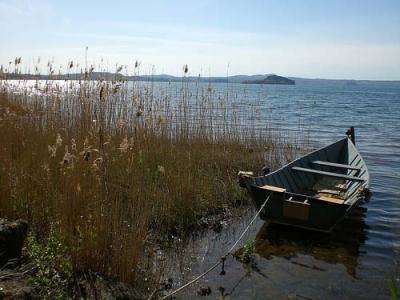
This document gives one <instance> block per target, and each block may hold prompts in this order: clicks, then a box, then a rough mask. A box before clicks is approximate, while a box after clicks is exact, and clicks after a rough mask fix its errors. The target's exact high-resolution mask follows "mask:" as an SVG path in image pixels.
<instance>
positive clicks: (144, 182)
mask: <svg viewBox="0 0 400 300" xmlns="http://www.w3.org/2000/svg"><path fill="white" fill-rule="evenodd" d="M68 65H69V66H73V63H72V62H70V63H69V64H68ZM71 68H72V67H71ZM49 69H50V71H51V66H49ZM90 71H93V69H91V70H90ZM117 71H118V70H117ZM119 71H121V70H119ZM135 72H137V70H136V68H135ZM186 73H187V72H186ZM87 77H88V76H86V78H87ZM0 89H1V93H0V130H1V132H2V136H1V138H0V139H1V146H0V165H1V169H0V215H1V216H4V217H8V218H17V217H21V218H26V219H28V221H29V222H30V223H31V224H32V228H33V231H34V232H35V233H36V235H38V236H39V237H46V235H47V234H48V233H49V231H50V228H52V230H56V231H57V233H58V234H59V235H60V236H62V237H63V238H64V240H65V242H66V243H67V246H68V249H69V252H70V255H71V258H72V262H73V265H74V268H75V270H83V271H87V270H91V271H96V272H101V273H103V274H106V275H108V276H111V277H113V278H116V279H119V280H123V281H126V282H130V283H134V282H135V280H137V276H138V274H140V272H141V271H139V270H141V269H142V266H141V263H142V258H143V248H144V246H145V241H146V240H147V238H148V235H149V232H152V233H153V235H154V234H155V235H158V236H163V235H166V234H167V233H169V232H171V230H172V231H173V232H176V231H185V230H188V229H190V228H192V227H193V226H196V224H197V222H198V220H199V218H200V217H202V216H205V215H207V214H210V213H217V212H219V211H221V210H223V209H227V208H229V207H231V206H233V205H236V204H237V203H238V202H240V201H244V199H246V198H245V197H244V195H243V192H242V191H241V190H240V189H239V187H238V185H237V183H236V173H237V171H239V170H252V171H257V170H259V169H260V167H261V166H263V165H265V164H268V165H269V166H270V167H272V168H274V167H276V166H277V165H279V164H280V163H281V162H283V161H286V160H288V159H290V158H291V157H292V154H293V151H294V148H293V146H291V145H290V144H289V141H287V140H285V139H281V138H280V137H279V136H277V135H274V134H273V133H272V132H271V131H269V130H268V128H267V127H265V126H264V127H263V128H260V126H259V124H260V123H259V122H260V120H262V118H263V117H264V116H259V115H258V112H257V109H258V107H257V105H254V106H250V107H245V108H244V107H243V106H240V103H239V102H238V101H236V100H235V99H234V98H235V97H230V98H231V99H228V98H226V97H225V96H224V95H223V94H222V95H221V94H218V93H216V91H215V90H214V89H213V87H212V86H211V85H208V86H207V85H204V84H201V83H200V82H190V83H189V82H188V81H187V80H186V79H185V78H184V79H183V82H182V83H157V84H155V83H154V82H140V81H133V82H132V81H131V82H127V81H123V80H119V79H118V78H116V79H115V80H114V81H105V80H103V81H90V80H82V81H72V80H71V81H53V80H48V81H36V82H34V81H24V80H20V81H7V80H3V81H0ZM257 122H258V123H257ZM263 122H264V123H265V124H267V121H263Z"/></svg>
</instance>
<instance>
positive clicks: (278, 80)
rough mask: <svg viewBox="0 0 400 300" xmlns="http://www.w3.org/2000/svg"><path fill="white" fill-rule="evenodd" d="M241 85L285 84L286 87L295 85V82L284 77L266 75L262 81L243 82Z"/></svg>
mask: <svg viewBox="0 0 400 300" xmlns="http://www.w3.org/2000/svg"><path fill="white" fill-rule="evenodd" d="M243 83H246V84H287V85H295V84H296V82H295V81H294V80H293V79H289V78H286V77H282V76H278V75H268V76H267V77H265V78H263V79H258V80H245V81H243Z"/></svg>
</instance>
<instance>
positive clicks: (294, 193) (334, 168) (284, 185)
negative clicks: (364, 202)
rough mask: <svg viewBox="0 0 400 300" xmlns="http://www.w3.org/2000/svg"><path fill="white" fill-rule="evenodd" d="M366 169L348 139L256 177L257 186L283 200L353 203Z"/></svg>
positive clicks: (364, 180) (361, 184)
mask: <svg viewBox="0 0 400 300" xmlns="http://www.w3.org/2000/svg"><path fill="white" fill-rule="evenodd" d="M367 181H368V170H367V169H366V166H365V163H364V161H363V159H362V157H361V156H360V154H359V153H358V151H357V150H356V148H355V147H354V145H353V144H352V143H351V142H350V140H349V139H348V138H345V139H342V140H339V141H338V142H336V143H333V144H331V145H329V146H327V147H325V148H321V149H319V150H317V151H314V152H312V153H310V154H308V155H306V156H303V157H301V158H299V159H297V160H295V161H293V162H292V163H290V164H288V165H286V166H284V167H282V168H281V169H279V170H277V171H275V172H273V173H271V174H268V175H266V176H260V177H257V178H256V185H257V186H258V187H259V188H263V189H266V190H268V191H270V192H274V193H283V194H284V195H285V196H284V197H285V199H286V200H289V201H296V202H302V203H307V202H308V200H309V199H310V198H312V199H316V200H319V201H324V202H329V203H331V204H339V205H340V204H349V205H351V204H353V203H354V202H355V201H357V195H358V191H359V190H360V188H361V187H362V186H364V185H365V184H367Z"/></svg>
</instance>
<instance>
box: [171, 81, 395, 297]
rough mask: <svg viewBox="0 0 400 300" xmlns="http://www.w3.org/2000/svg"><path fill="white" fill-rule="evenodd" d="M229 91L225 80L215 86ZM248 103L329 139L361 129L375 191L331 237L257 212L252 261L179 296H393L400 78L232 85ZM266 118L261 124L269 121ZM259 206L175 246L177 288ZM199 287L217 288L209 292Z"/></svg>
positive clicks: (278, 123)
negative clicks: (273, 221)
mask: <svg viewBox="0 0 400 300" xmlns="http://www.w3.org/2000/svg"><path fill="white" fill-rule="evenodd" d="M214 88H215V89H216V90H217V92H218V91H219V92H221V93H225V92H226V91H225V89H226V85H224V84H215V85H214ZM229 92H230V93H231V97H236V98H237V99H239V100H240V101H242V103H243V104H246V103H251V101H255V100H256V101H259V103H261V107H262V112H261V113H263V114H268V115H269V116H270V117H271V122H270V125H269V126H271V127H272V128H285V129H287V131H288V132H291V133H294V134H297V133H298V135H299V136H301V138H304V139H308V140H309V142H310V143H311V144H312V145H315V146H322V145H326V144H328V143H330V142H332V141H335V140H336V139H339V138H341V137H342V136H343V133H344V131H345V130H346V128H348V127H349V126H355V127H356V144H357V147H358V149H359V151H360V152H361V154H362V155H363V157H364V158H365V161H366V163H367V165H368V167H369V171H370V176H371V190H372V192H373V195H372V197H371V199H370V201H369V202H367V203H363V204H362V205H361V206H360V207H359V208H357V209H356V210H354V212H353V213H352V214H351V215H350V216H349V217H348V218H347V219H346V220H344V221H343V223H341V224H340V226H339V227H338V228H337V229H336V230H335V232H334V233H332V234H331V235H326V234H316V233H312V232H307V231H302V230H296V229H292V228H285V227H282V226H277V225H275V226H274V225H267V224H266V223H264V222H262V221H261V220H258V221H257V222H256V224H254V225H253V227H252V229H251V231H250V232H249V234H248V235H247V236H246V239H256V255H255V259H254V262H253V263H251V264H249V265H244V264H242V263H240V262H239V261H238V260H236V259H234V258H229V259H228V260H227V263H226V268H225V270H226V275H224V276H221V275H220V274H219V272H220V269H218V270H215V271H214V272H212V273H211V274H210V275H208V276H207V277H205V278H204V279H202V280H201V281H200V283H199V284H197V285H195V287H193V288H190V289H188V290H186V291H184V292H182V293H180V294H178V296H177V298H178V299H195V298H199V299H200V298H201V299H207V298H208V299H387V298H390V294H389V281H390V280H391V279H394V280H395V281H396V282H397V284H399V281H400V277H399V274H400V266H398V264H399V254H400V85H399V84H398V83H397V84H396V83H373V82H362V83H359V84H357V85H354V86H348V85H344V84H339V83H330V82H322V83H321V82H319V83H301V84H298V85H296V86H275V85H269V86H268V85H265V86H257V85H247V86H243V85H230V86H229ZM264 125H265V124H260V126H264ZM253 214H254V211H253V210H252V209H249V210H248V211H247V212H246V213H245V215H244V216H242V217H241V218H236V219H234V220H232V221H230V222H228V223H227V224H226V225H225V226H224V227H223V229H222V231H221V232H218V233H217V232H214V231H208V232H205V233H204V234H201V235H200V236H197V237H192V238H191V239H190V240H188V241H184V244H185V245H186V246H185V247H184V249H181V248H178V249H171V251H170V253H167V254H166V257H167V261H168V263H167V267H166V268H167V271H168V272H169V273H170V274H172V277H173V279H174V286H173V287H177V286H179V285H180V284H182V283H184V282H187V281H188V280H190V279H192V278H193V277H194V276H195V275H197V274H199V273H201V272H202V271H204V270H206V269H207V268H208V267H209V266H211V265H212V264H213V263H214V262H215V261H216V260H217V259H218V257H220V255H222V254H224V253H225V252H226V251H227V249H229V247H230V246H231V245H232V243H233V241H234V240H235V239H236V238H237V237H238V236H239V235H240V234H241V232H242V230H243V229H244V228H245V227H246V225H247V224H248V223H249V221H250V219H251V218H252V216H253ZM199 286H209V287H211V294H210V295H209V296H207V297H206V298H204V297H201V296H199V295H198V294H197V289H198V287H199Z"/></svg>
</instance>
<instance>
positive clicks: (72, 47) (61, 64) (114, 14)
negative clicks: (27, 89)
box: [0, 0, 400, 80]
mask: <svg viewBox="0 0 400 300" xmlns="http://www.w3.org/2000/svg"><path fill="white" fill-rule="evenodd" d="M0 41H1V42H0V64H2V65H4V66H6V67H7V66H8V64H9V62H10V61H12V62H13V61H14V58H15V57H22V62H23V64H22V67H21V68H22V71H23V72H28V71H32V70H33V69H34V66H35V65H39V66H40V69H41V72H42V73H45V72H46V64H47V61H49V60H50V61H52V63H53V66H54V69H55V70H56V72H58V71H61V72H66V70H67V65H68V62H69V61H71V60H72V61H74V66H75V67H74V70H75V69H76V70H77V69H79V68H82V67H83V68H84V66H85V52H86V51H85V49H86V47H88V51H87V64H88V65H94V66H95V70H96V71H103V70H108V71H115V69H116V66H117V65H118V66H119V65H122V66H127V70H128V71H127V72H129V73H132V72H133V70H134V64H135V62H136V61H138V62H140V69H139V71H140V73H141V74H151V73H155V74H165V73H166V74H171V75H175V76H181V75H182V74H183V71H182V69H183V65H186V64H187V65H188V66H189V73H190V74H191V75H198V74H201V75H202V76H226V75H227V74H229V75H237V74H247V75H251V74H268V73H275V74H279V75H282V76H296V77H307V78H328V79H371V80H400V0H380V1H376V0H343V1H342V0H330V1H326V0H301V1H300V0H279V1H278V0H276V1H268V0H263V1H252V0H247V1H236V0H229V1H226V0H213V1H211V0H200V1H199V0H197V1H190V0H186V1H183V0H169V1H166V0H164V1H162V0H142V1H119V0H113V1H91V0H80V1H75V0H68V1H64V0H58V1H50V0H0ZM39 57H40V63H38V58H39Z"/></svg>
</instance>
